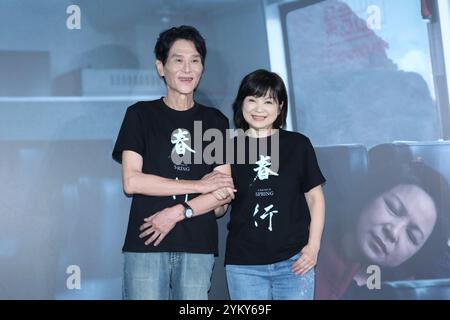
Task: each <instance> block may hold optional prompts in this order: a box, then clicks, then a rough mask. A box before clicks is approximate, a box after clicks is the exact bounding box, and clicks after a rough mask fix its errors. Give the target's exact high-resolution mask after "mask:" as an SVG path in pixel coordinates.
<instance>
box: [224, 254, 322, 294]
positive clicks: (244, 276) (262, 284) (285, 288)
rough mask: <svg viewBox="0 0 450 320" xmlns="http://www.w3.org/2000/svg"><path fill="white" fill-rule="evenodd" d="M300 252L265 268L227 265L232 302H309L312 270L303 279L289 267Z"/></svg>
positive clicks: (312, 287) (312, 281) (311, 287)
mask: <svg viewBox="0 0 450 320" xmlns="http://www.w3.org/2000/svg"><path fill="white" fill-rule="evenodd" d="M299 257H300V253H299V254H296V255H295V256H293V257H291V258H289V259H287V260H284V261H280V262H276V263H273V264H265V265H227V266H226V272H227V282H228V291H229V293H230V299H231V300H312V299H313V297H314V278H315V270H314V268H313V269H311V270H309V271H308V272H307V273H305V274H304V275H302V276H299V275H296V274H295V273H293V272H292V270H291V267H292V265H293V264H294V262H295V261H297V260H298V258H299Z"/></svg>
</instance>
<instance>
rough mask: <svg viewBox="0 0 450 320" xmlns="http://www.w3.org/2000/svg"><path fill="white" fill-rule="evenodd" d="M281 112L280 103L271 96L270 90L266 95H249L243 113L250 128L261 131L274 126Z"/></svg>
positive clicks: (245, 100)
mask: <svg viewBox="0 0 450 320" xmlns="http://www.w3.org/2000/svg"><path fill="white" fill-rule="evenodd" d="M279 112H280V105H279V104H278V102H277V101H276V100H275V99H273V98H271V97H270V95H269V92H267V94H266V95H265V96H264V97H255V96H247V97H245V99H244V103H243V106H242V113H243V115H244V119H245V121H246V122H247V123H248V125H249V127H250V129H253V130H256V131H260V130H267V129H271V128H273V123H274V122H275V120H276V119H277V117H278V114H279Z"/></svg>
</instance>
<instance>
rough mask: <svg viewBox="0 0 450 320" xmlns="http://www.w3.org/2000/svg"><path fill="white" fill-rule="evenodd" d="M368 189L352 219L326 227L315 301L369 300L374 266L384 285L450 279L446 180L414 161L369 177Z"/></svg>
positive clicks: (353, 208) (349, 209)
mask: <svg viewBox="0 0 450 320" xmlns="http://www.w3.org/2000/svg"><path fill="white" fill-rule="evenodd" d="M363 189H365V192H364V193H365V194H364V195H361V194H359V190H355V197H354V199H353V201H352V202H353V203H352V206H348V207H347V210H346V211H347V212H348V214H346V215H344V214H342V215H338V219H340V223H335V224H334V225H333V224H330V226H329V227H328V228H327V227H326V231H325V235H326V238H324V244H323V246H322V250H321V253H320V256H319V261H318V265H317V279H316V281H317V287H316V298H317V299H354V298H358V297H361V295H362V294H368V292H369V291H370V290H368V288H367V279H368V277H369V275H370V274H368V273H367V267H368V266H370V265H376V266H378V267H380V270H381V281H388V280H400V279H403V280H405V279H406V280H412V279H429V278H437V277H449V275H450V265H448V264H446V265H445V263H443V262H442V261H445V259H446V255H448V253H447V251H448V247H446V246H447V239H448V237H449V233H448V228H447V223H448V215H449V210H448V208H449V204H448V200H447V199H448V198H449V196H450V191H449V187H448V185H447V183H446V182H445V178H444V177H443V176H442V175H441V174H440V173H438V172H437V171H435V170H433V169H432V168H430V167H428V166H427V165H426V164H424V163H423V161H411V162H410V163H403V164H401V165H395V164H393V165H389V166H384V167H382V168H380V170H377V172H370V173H369V175H368V178H367V181H366V183H365V184H364V186H363ZM357 202H360V204H359V205H358V204H357ZM330 206H331V205H330ZM447 258H448V257H447ZM447 261H448V260H447ZM443 264H444V265H443Z"/></svg>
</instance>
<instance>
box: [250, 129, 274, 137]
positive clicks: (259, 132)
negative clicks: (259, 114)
mask: <svg viewBox="0 0 450 320" xmlns="http://www.w3.org/2000/svg"><path fill="white" fill-rule="evenodd" d="M277 132H278V129H273V128H268V129H255V128H249V129H248V131H247V134H248V136H250V137H252V138H265V137H269V136H271V135H273V134H275V133H277Z"/></svg>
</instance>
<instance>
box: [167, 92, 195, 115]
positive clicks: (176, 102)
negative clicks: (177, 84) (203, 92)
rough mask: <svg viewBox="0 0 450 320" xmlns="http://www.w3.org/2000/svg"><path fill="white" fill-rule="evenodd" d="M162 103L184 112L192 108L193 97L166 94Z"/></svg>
mask: <svg viewBox="0 0 450 320" xmlns="http://www.w3.org/2000/svg"><path fill="white" fill-rule="evenodd" d="M164 103H165V104H166V105H167V106H168V107H170V108H172V109H174V110H178V111H184V110H188V109H190V108H192V107H193V106H194V96H193V95H192V94H190V95H185V94H168V95H167V96H166V97H164Z"/></svg>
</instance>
